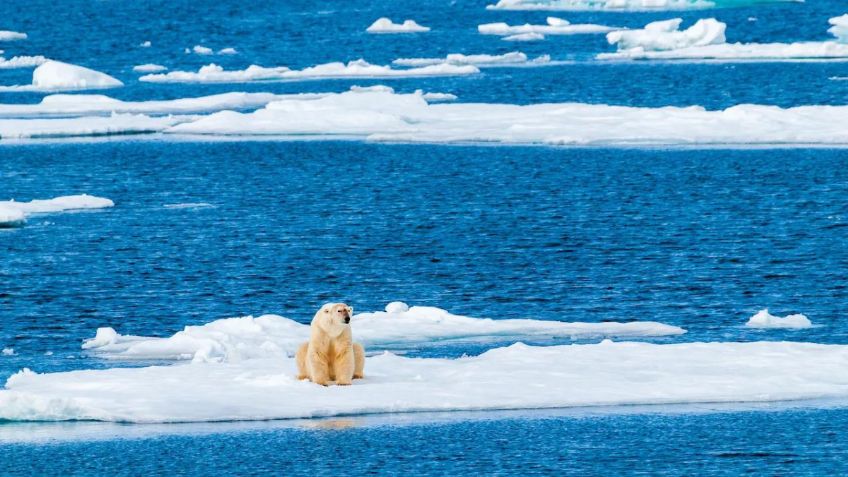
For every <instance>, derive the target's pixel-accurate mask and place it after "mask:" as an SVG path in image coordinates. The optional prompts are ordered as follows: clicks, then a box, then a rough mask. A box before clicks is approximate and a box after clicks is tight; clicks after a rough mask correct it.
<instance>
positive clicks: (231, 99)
mask: <svg viewBox="0 0 848 477" xmlns="http://www.w3.org/2000/svg"><path fill="white" fill-rule="evenodd" d="M321 96H323V95H322V94H311V93H306V94H301V95H284V94H272V93H222V94H215V95H211V96H201V97H198V98H179V99H167V100H152V101H121V100H119V99H114V98H110V97H109V96H104V95H100V94H52V95H48V96H45V97H44V98H42V100H41V102H40V103H36V104H0V118H44V117H53V116H81V115H110V114H111V113H144V114H151V115H163V114H198V113H209V112H215V111H221V110H231V109H252V108H258V107H261V106H265V105H266V104H268V103H270V102H271V101H276V100H281V99H285V98H290V97H300V98H302V99H306V98H313V99H314V98H318V97H321Z"/></svg>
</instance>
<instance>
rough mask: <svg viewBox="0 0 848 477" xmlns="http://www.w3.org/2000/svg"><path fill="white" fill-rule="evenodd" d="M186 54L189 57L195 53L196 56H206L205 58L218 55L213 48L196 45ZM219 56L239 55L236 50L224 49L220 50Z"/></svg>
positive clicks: (186, 51) (187, 50)
mask: <svg viewBox="0 0 848 477" xmlns="http://www.w3.org/2000/svg"><path fill="white" fill-rule="evenodd" d="M185 53H186V54H187V55H188V54H191V53H194V54H195V55H204V56H206V55H214V54H216V53H215V50H213V49H212V48H209V47H206V46H203V45H194V47H192V48H191V49H188V48H186V49H185ZM217 54H218V55H235V54H238V51H236V49H235V48H222V49H220V50H218V52H217Z"/></svg>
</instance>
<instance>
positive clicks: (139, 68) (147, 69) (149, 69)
mask: <svg viewBox="0 0 848 477" xmlns="http://www.w3.org/2000/svg"><path fill="white" fill-rule="evenodd" d="M167 69H168V68H166V67H164V66H162V65H157V64H154V63H145V64H143V65H136V66H133V71H136V72H138V73H158V72H160V71H165V70H167Z"/></svg>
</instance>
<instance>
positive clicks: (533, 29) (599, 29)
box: [477, 17, 616, 36]
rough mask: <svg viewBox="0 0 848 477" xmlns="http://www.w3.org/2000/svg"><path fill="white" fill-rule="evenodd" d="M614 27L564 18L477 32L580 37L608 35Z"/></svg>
mask: <svg viewBox="0 0 848 477" xmlns="http://www.w3.org/2000/svg"><path fill="white" fill-rule="evenodd" d="M615 29H616V28H614V27H609V26H604V25H595V24H591V23H587V24H572V23H569V22H568V21H566V20H563V19H562V18H556V17H548V19H547V25H531V24H529V23H525V24H524V25H508V24H506V23H486V24H484V25H478V26H477V31H478V32H480V33H481V34H483V35H501V36H505V35H510V36H515V35H521V34H530V33H535V34H537V35H579V34H585V33H606V32H608V31H612V30H615Z"/></svg>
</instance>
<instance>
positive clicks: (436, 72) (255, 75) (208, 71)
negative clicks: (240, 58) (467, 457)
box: [139, 60, 480, 83]
mask: <svg viewBox="0 0 848 477" xmlns="http://www.w3.org/2000/svg"><path fill="white" fill-rule="evenodd" d="M479 72H480V70H478V69H477V68H476V67H475V66H473V65H454V64H447V63H445V64H436V65H429V66H423V67H420V68H407V69H394V68H392V67H390V66H382V65H372V64H371V63H368V62H367V61H365V60H355V61H350V62H348V63H341V62H336V63H325V64H322V65H317V66H312V67H309V68H304V69H302V70H292V69H290V68H288V67H285V66H278V67H271V68H266V67H262V66H257V65H251V66H249V67H247V68H246V69H243V70H225V69H224V68H222V67H221V66H218V65H216V64H209V65H206V66H203V67H201V68H200V69H199V70H198V71H196V72H192V71H171V72H170V73H164V74H162V73H160V74H150V75H144V76H142V77H141V78H139V80H141V81H149V82H152V83H247V82H251V81H303V80H316V79H333V78H414V77H422V76H456V75H469V74H475V73H479Z"/></svg>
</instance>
